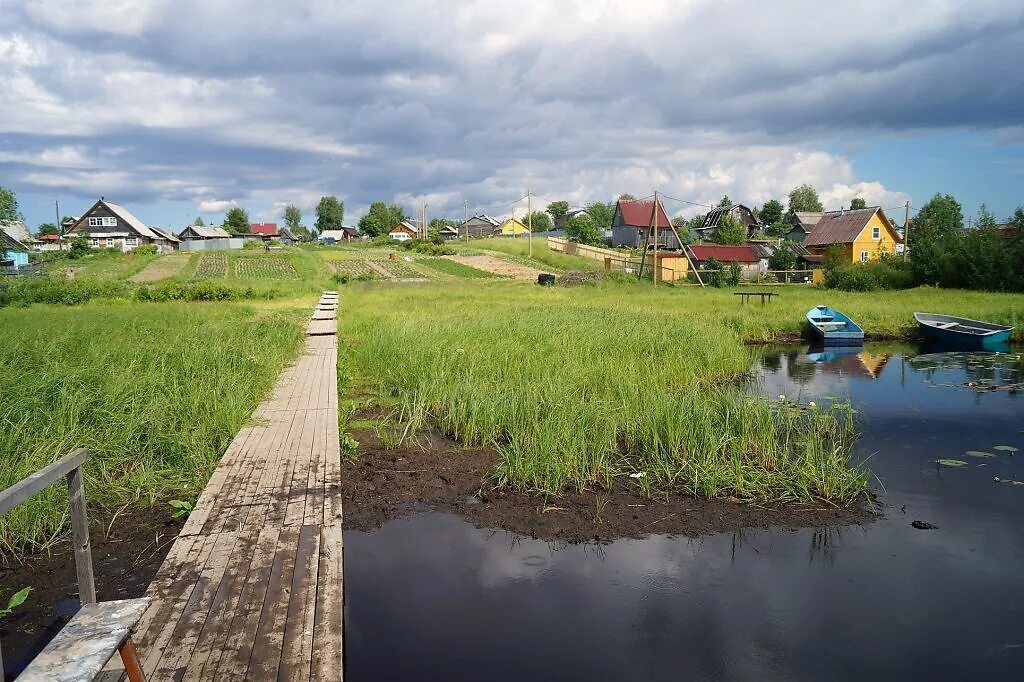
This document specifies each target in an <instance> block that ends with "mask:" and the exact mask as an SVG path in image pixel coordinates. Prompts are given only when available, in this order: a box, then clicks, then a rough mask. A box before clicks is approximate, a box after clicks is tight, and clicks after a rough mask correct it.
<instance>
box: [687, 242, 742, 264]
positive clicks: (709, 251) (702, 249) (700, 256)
mask: <svg viewBox="0 0 1024 682" xmlns="http://www.w3.org/2000/svg"><path fill="white" fill-rule="evenodd" d="M689 249H690V253H692V254H693V257H694V259H695V260H698V261H706V260H707V259H708V258H714V259H715V260H717V261H720V262H722V263H732V262H736V263H756V262H757V261H758V260H759V259H758V257H757V254H756V253H754V249H752V248H750V246H749V245H748V244H740V245H738V246H721V245H710V246H708V245H696V244H693V245H691V246H690V247H689Z"/></svg>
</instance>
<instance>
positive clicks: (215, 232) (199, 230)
mask: <svg viewBox="0 0 1024 682" xmlns="http://www.w3.org/2000/svg"><path fill="white" fill-rule="evenodd" d="M187 230H192V231H193V232H195V233H196V234H198V235H199V236H200V237H203V238H204V239H228V238H229V237H231V233H230V232H228V231H227V230H225V229H224V228H223V227H214V226H212V225H189V226H188V227H186V228H185V229H184V230H182V231H181V233H180V234H179V235H178V236H179V237H180V236H181V235H183V234H185V232H186V231H187Z"/></svg>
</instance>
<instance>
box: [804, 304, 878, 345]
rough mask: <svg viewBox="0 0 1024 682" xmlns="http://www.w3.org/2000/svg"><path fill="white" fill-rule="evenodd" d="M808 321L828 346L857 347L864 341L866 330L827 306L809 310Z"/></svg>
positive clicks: (818, 306)
mask: <svg viewBox="0 0 1024 682" xmlns="http://www.w3.org/2000/svg"><path fill="white" fill-rule="evenodd" d="M807 321H808V322H809V323H810V324H811V329H813V330H814V333H815V334H816V335H817V337H818V338H819V339H821V342H822V343H823V344H825V345H826V346H856V345H858V344H859V343H860V342H862V341H863V340H864V330H863V329H861V328H860V327H859V326H858V325H857V323H856V322H854V321H853V320H851V319H850V318H849V317H847V316H846V315H843V314H842V313H841V312H839V311H838V310H833V309H832V308H829V307H828V306H827V305H817V306H814V307H813V308H811V309H810V310H808V311H807Z"/></svg>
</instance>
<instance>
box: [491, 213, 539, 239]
mask: <svg viewBox="0 0 1024 682" xmlns="http://www.w3.org/2000/svg"><path fill="white" fill-rule="evenodd" d="M494 234H496V235H500V236H502V237H517V236H519V235H523V234H530V228H528V227H527V226H526V225H524V224H523V223H522V221H520V220H519V219H518V218H515V217H512V218H509V219H507V220H506V221H505V222H503V223H502V224H501V226H500V227H498V229H497V230H495V231H494Z"/></svg>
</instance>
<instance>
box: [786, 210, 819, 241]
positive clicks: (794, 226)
mask: <svg viewBox="0 0 1024 682" xmlns="http://www.w3.org/2000/svg"><path fill="white" fill-rule="evenodd" d="M823 215H825V214H824V213H821V212H818V213H810V212H805V211H797V212H795V213H788V214H787V215H786V217H785V219H784V221H785V222H786V223H787V224H788V225H789V227H790V229H789V232H787V233H786V234H785V235H784V238H785V239H788V240H789V241H791V242H797V243H800V242H803V240H804V239H805V238H806V237H807V235H808V234H810V232H811V230H813V229H814V226H815V225H817V224H818V221H819V220H821V216H823Z"/></svg>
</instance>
